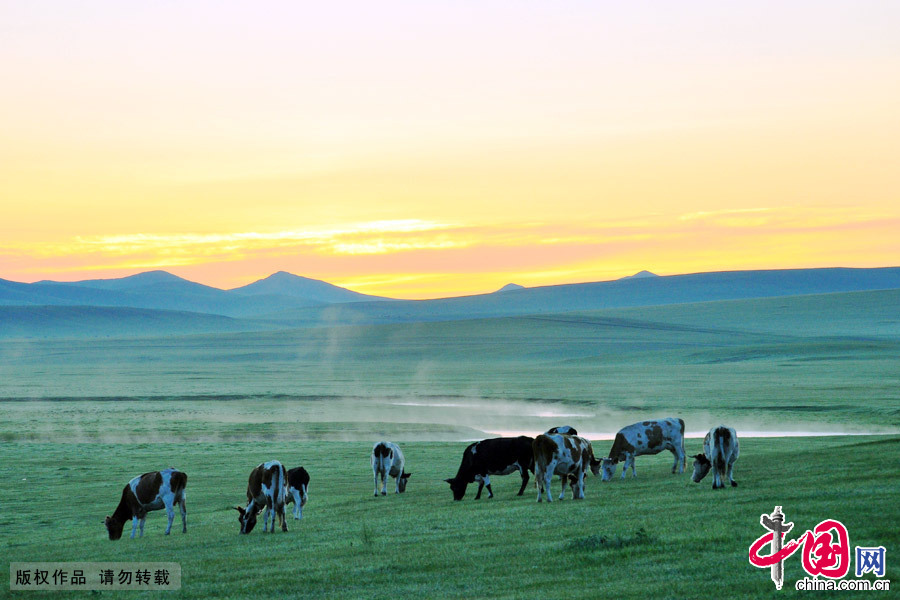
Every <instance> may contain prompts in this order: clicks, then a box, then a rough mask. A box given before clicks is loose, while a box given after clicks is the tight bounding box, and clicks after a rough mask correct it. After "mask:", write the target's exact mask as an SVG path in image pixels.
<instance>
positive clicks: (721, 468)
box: [712, 427, 731, 477]
mask: <svg viewBox="0 0 900 600" xmlns="http://www.w3.org/2000/svg"><path fill="white" fill-rule="evenodd" d="M729 438H731V433H729V431H728V430H727V429H725V428H724V427H719V428H718V429H716V431H715V433H714V434H713V457H712V459H713V460H712V463H713V468H714V469H715V470H716V473H718V474H719V476H721V477H724V476H725V471H726V470H727V467H728V465H727V461H726V460H725V450H726V448H727V446H728V445H729V441H730V440H729Z"/></svg>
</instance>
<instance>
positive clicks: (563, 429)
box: [544, 425, 578, 435]
mask: <svg viewBox="0 0 900 600" xmlns="http://www.w3.org/2000/svg"><path fill="white" fill-rule="evenodd" d="M544 433H545V434H547V435H553V434H554V433H563V434H565V435H578V432H577V431H575V428H574V427H572V426H571V425H560V426H559V427H551V428H550V429H548V430H547V431H545V432H544Z"/></svg>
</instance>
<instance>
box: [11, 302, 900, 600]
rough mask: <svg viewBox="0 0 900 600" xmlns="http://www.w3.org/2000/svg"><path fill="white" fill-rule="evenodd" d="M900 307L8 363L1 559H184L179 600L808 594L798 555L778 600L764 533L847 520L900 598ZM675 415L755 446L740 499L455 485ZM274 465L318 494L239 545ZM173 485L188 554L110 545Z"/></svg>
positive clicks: (153, 539)
mask: <svg viewBox="0 0 900 600" xmlns="http://www.w3.org/2000/svg"><path fill="white" fill-rule="evenodd" d="M897 299H898V293H897V292H868V293H864V294H835V295H828V296H815V297H799V298H790V299H785V298H780V299H771V300H753V301H735V302H717V303H706V304H698V305H682V306H680V307H658V308H652V307H651V308H645V309H627V310H626V309H622V310H609V311H595V312H586V313H567V314H562V315H552V314H543V315H536V316H530V317H515V318H504V319H482V320H471V321H459V322H452V323H423V324H406V325H379V326H367V327H333V328H312V329H298V330H285V331H275V332H265V333H243V334H238V333H228V334H216V335H212V334H209V335H196V336H181V337H157V338H150V337H148V338H142V339H96V340H84V339H82V340H20V341H15V340H3V341H0V473H2V477H3V482H4V483H3V485H2V486H0V507H2V510H0V555H2V556H3V557H5V560H4V561H3V564H4V568H8V563H9V562H11V561H54V560H63V561H113V560H115V561H153V562H159V561H176V562H179V563H181V565H182V570H183V588H182V590H181V591H180V592H178V593H176V594H173V595H176V596H178V597H185V598H207V597H220V598H229V597H230V598H253V597H267V598H271V597H282V596H285V597H304V596H305V597H335V598H356V597H363V598H365V597H385V598H387V597H390V598H394V597H419V598H443V597H458V598H473V597H479V598H480V597H485V598H486V597H490V598H534V597H540V596H548V595H563V596H576V597H588V598H593V597H622V598H647V597H651V598H660V599H664V598H692V597H696V598H710V597H728V598H731V597H773V598H775V597H795V596H797V595H799V594H798V593H797V592H795V591H794V590H793V587H792V586H793V582H794V581H796V580H797V579H798V578H799V577H801V575H802V569H801V567H800V562H799V557H798V556H796V555H795V556H794V557H792V558H791V559H789V561H788V564H787V565H786V582H787V583H786V589H785V590H783V591H782V592H780V593H776V592H775V589H774V586H773V585H772V582H771V581H770V580H769V574H768V571H765V570H759V569H756V568H754V567H752V566H751V565H750V564H749V562H748V560H747V555H748V547H749V545H750V544H751V543H752V542H753V541H754V540H755V539H756V538H757V537H758V536H760V535H762V534H763V533H764V531H763V529H762V528H761V526H760V525H759V516H760V514H762V513H763V512H765V513H769V512H771V511H772V510H773V508H774V506H775V505H782V506H783V507H784V511H785V513H786V514H787V516H788V519H789V520H791V521H794V522H795V523H796V528H795V531H796V532H797V533H798V535H799V534H800V533H802V532H803V531H805V530H806V529H807V528H811V527H813V526H815V525H816V524H817V523H819V522H820V521H822V520H824V519H827V518H834V519H838V520H840V521H842V522H843V523H844V524H845V525H847V527H848V528H849V531H850V542H851V545H857V544H858V545H863V546H878V545H883V546H885V547H886V548H887V565H888V577H889V578H893V579H896V573H897V571H896V567H895V565H896V560H895V559H896V556H897V554H896V552H897V549H898V548H900V544H898V529H897V523H900V508H898V505H900V503H898V502H897V497H898V492H900V470H898V468H897V465H898V464H900V463H898V459H900V434H898V432H900V391H898V390H900V368H898V365H900V326H898V316H897V314H898V313H897V311H896V309H895V307H896V306H897ZM664 416H680V417H682V418H684V420H685V421H686V423H687V430H688V431H689V432H695V433H702V432H704V431H706V430H707V429H708V428H709V427H710V426H712V425H716V424H719V423H725V424H728V425H732V426H734V427H735V428H736V429H737V431H738V435H739V436H741V440H742V441H741V458H740V460H739V461H738V463H737V466H736V469H735V474H736V478H737V480H738V481H739V482H740V487H738V488H736V489H730V488H729V489H726V490H723V491H717V492H713V491H712V490H711V489H710V484H709V483H708V482H704V483H703V484H700V485H695V484H692V483H690V481H689V477H688V475H684V476H680V477H678V476H672V475H671V474H669V465H670V464H671V458H670V455H668V453H667V454H666V455H665V456H663V455H660V456H657V457H643V458H639V459H638V464H637V468H638V475H639V478H638V479H637V480H630V479H629V480H627V481H625V482H621V481H618V480H616V481H615V482H612V483H609V484H601V482H600V481H599V480H597V479H591V480H589V481H588V483H587V491H586V496H587V498H586V499H585V500H584V501H579V502H573V501H571V500H566V501H564V502H559V503H553V504H552V505H547V504H546V503H545V504H541V505H539V504H537V503H536V502H535V492H534V491H533V488H531V487H529V489H528V492H527V494H526V496H525V497H523V498H517V497H515V496H514V493H515V492H516V491H517V490H518V485H519V484H518V481H519V479H518V477H517V476H515V475H513V476H509V477H505V478H502V477H501V478H496V479H495V484H494V487H495V491H496V492H497V497H496V498H494V499H492V500H486V499H482V500H480V501H478V502H475V501H474V500H471V497H472V494H473V493H472V492H470V494H469V496H468V497H467V498H466V500H464V501H463V502H458V503H454V502H453V501H452V500H451V495H450V491H449V487H448V486H447V485H446V484H445V483H444V482H443V481H442V480H443V479H444V478H446V477H450V476H452V475H454V474H455V472H456V468H457V466H458V463H459V459H460V456H461V453H462V450H463V448H464V447H465V445H466V443H465V442H464V441H463V440H471V439H479V438H481V437H486V436H488V435H489V433H496V432H504V431H510V432H513V431H524V432H529V433H530V434H532V435H533V434H536V433H539V432H541V431H543V430H545V429H547V428H548V427H550V426H553V425H561V424H570V425H574V426H576V427H577V428H578V429H579V430H580V431H583V432H591V433H594V434H602V435H610V434H612V433H615V431H617V430H618V429H619V428H620V427H622V426H624V425H627V424H629V423H633V422H635V421H639V420H642V419H646V418H651V417H664ZM754 431H756V432H768V433H773V432H774V433H778V432H819V433H822V432H826V433H831V434H843V433H857V434H866V435H856V436H847V435H832V436H826V437H791V438H768V439H767V438H753V437H751V436H750V432H754ZM876 433H879V434H882V435H869V434H876ZM379 439H390V440H395V441H400V442H401V443H402V446H403V447H404V450H405V452H406V455H407V458H408V461H409V467H408V470H410V471H412V472H413V473H414V475H413V477H412V479H411V480H410V484H409V489H408V493H406V494H404V495H402V496H400V497H395V496H393V495H391V496H389V497H387V498H377V499H376V498H373V497H372V496H371V494H372V477H371V470H370V468H369V458H368V457H369V452H370V451H371V447H372V444H373V443H374V442H375V441H377V440H379ZM609 444H610V442H609V441H597V442H595V451H596V452H597V453H598V454H604V453H605V452H606V451H607V450H608V445H609ZM687 450H688V453H689V454H693V453H696V452H699V451H700V440H698V439H689V440H688V442H687ZM272 458H277V459H279V460H281V461H282V462H284V463H285V465H286V466H288V467H292V466H296V465H298V464H303V465H304V466H306V467H307V468H308V469H309V471H310V473H311V475H312V484H311V489H310V495H311V499H310V504H309V505H308V506H307V509H306V516H305V517H304V519H303V521H302V523H299V524H297V523H294V522H291V523H290V524H289V526H290V529H291V531H290V532H289V533H287V534H282V533H280V532H278V533H275V534H271V535H267V534H263V533H262V532H261V531H259V530H257V531H254V532H253V533H252V534H251V535H250V536H239V535H238V523H237V513H236V512H235V511H233V510H231V509H230V508H229V507H230V506H232V505H234V504H238V503H241V502H243V500H244V490H245V488H246V481H247V475H248V474H249V471H250V470H251V469H252V468H253V467H254V466H255V465H257V464H259V463H260V462H263V461H265V460H269V459H272ZM169 465H172V466H177V467H178V468H180V469H182V470H184V471H185V472H187V473H188V476H189V482H188V511H189V516H188V519H189V531H188V534H187V535H182V534H180V533H176V534H173V535H172V536H170V537H168V538H166V537H165V536H163V535H162V533H163V530H164V523H165V517H164V515H163V514H162V513H159V512H157V513H152V514H151V515H150V517H149V518H148V522H147V529H146V535H145V537H144V538H143V539H142V540H129V539H127V538H126V539H122V540H120V541H118V542H110V541H109V540H108V539H106V533H105V529H104V527H103V525H102V520H103V517H104V516H105V515H107V514H110V513H111V512H112V511H113V509H114V508H115V505H116V503H117V502H118V499H119V497H120V495H121V490H122V487H123V486H124V485H125V483H126V482H127V481H128V480H129V479H130V478H131V477H133V476H134V475H137V474H140V473H142V472H145V471H148V470H155V469H159V468H163V467H165V466H169ZM554 487H555V489H558V483H556V484H555V486H554ZM258 529H259V528H258ZM798 530H799V531H798ZM7 557H8V558H7ZM0 590H2V591H0V595H6V594H8V593H10V592H9V590H8V588H7V587H6V586H5V585H3V586H0ZM68 594H69V595H70V596H72V595H73V594H72V593H68ZM817 594H821V592H817ZM14 595H15V596H16V597H19V596H21V597H35V596H37V597H40V594H38V593H34V592H20V593H15V594H14ZM74 595H77V594H74ZM103 595H104V596H110V595H114V594H111V593H109V592H104V594H103ZM123 595H124V594H123ZM129 595H131V596H135V595H137V594H135V593H129ZM825 595H826V596H827V595H828V594H825ZM851 595H852V594H851ZM876 596H877V594H876ZM836 597H849V596H847V595H846V593H838V594H836Z"/></svg>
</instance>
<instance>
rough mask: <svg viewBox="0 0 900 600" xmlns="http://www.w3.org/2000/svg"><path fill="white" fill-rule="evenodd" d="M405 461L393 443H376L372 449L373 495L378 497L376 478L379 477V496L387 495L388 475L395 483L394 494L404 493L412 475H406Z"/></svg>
mask: <svg viewBox="0 0 900 600" xmlns="http://www.w3.org/2000/svg"><path fill="white" fill-rule="evenodd" d="M405 468H406V459H405V458H404V457H403V451H402V450H400V446H398V445H397V444H395V443H393V442H378V443H377V444H375V446H374V447H373V448H372V474H373V476H374V477H375V495H376V496H377V495H378V477H379V475H380V476H381V495H382V496H384V495H386V494H387V478H388V475H390V476H391V477H393V478H394V479H395V480H396V481H397V488H396V489H395V490H394V493H395V494H402V493H403V492H405V491H406V483H407V482H408V481H409V477H410V475H412V473H407V472H406V470H405Z"/></svg>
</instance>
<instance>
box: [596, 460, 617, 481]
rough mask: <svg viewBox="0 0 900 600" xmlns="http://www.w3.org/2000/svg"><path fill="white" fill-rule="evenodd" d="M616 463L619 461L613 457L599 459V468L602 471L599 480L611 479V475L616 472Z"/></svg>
mask: <svg viewBox="0 0 900 600" xmlns="http://www.w3.org/2000/svg"><path fill="white" fill-rule="evenodd" d="M618 464H619V461H618V460H616V459H614V458H603V459H600V470H601V471H603V475H602V476H601V480H603V481H611V480H612V478H613V475H615V474H616V465H618ZM591 470H593V465H591Z"/></svg>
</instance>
